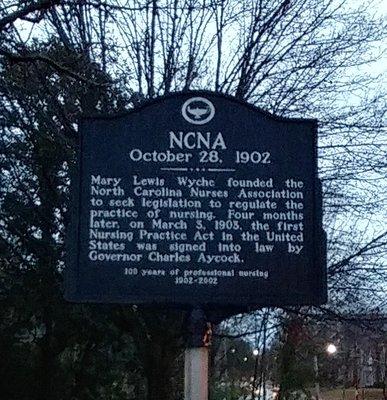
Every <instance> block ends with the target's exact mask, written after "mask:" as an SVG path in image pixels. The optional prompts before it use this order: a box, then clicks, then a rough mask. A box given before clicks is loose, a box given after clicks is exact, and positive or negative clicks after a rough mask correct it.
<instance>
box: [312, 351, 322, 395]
mask: <svg viewBox="0 0 387 400" xmlns="http://www.w3.org/2000/svg"><path fill="white" fill-rule="evenodd" d="M313 369H314V379H315V384H314V388H315V392H316V400H320V399H321V397H320V382H319V374H318V358H317V354H315V355H314V356H313Z"/></svg>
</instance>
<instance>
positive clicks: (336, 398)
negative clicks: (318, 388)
mask: <svg viewBox="0 0 387 400" xmlns="http://www.w3.org/2000/svg"><path fill="white" fill-rule="evenodd" d="M321 400H355V389H353V388H351V389H346V390H345V397H343V390H342V389H334V390H324V391H322V392H321ZM359 400H383V392H382V389H364V395H363V391H362V390H361V389H360V391H359Z"/></svg>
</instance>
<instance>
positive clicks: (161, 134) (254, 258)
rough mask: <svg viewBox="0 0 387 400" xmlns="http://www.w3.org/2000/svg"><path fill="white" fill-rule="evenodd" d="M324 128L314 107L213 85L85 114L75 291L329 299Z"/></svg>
mask: <svg viewBox="0 0 387 400" xmlns="http://www.w3.org/2000/svg"><path fill="white" fill-rule="evenodd" d="M316 135H317V122H316V121H315V120H293V119H283V118H278V117H275V116H273V115H270V114H268V113H265V112H263V111H261V110H259V109H257V108H255V107H253V106H251V105H249V104H247V103H243V102H240V101H237V100H235V99H233V98H231V97H226V96H223V95H220V94H215V93H209V92H189V93H180V94H174V95H171V96H167V97H164V98H160V99H157V100H154V101H152V102H149V103H148V104H146V105H144V106H143V107H141V108H139V109H136V110H133V111H132V112H130V113H128V114H126V115H121V116H114V117H106V118H88V119H84V120H83V121H82V123H81V126H80V145H79V163H78V168H77V173H76V178H75V179H74V182H73V191H74V202H73V205H72V207H73V214H74V218H73V221H74V223H73V226H72V228H71V230H70V231H69V251H68V256H69V257H68V259H69V262H68V265H67V280H66V297H67V299H68V300H71V301H90V302H115V303H163V304H177V305H199V306H202V307H204V308H206V307H207V308H211V307H212V306H217V307H219V306H223V307H226V306H231V307H237V308H240V309H241V310H242V309H245V308H247V307H258V306H263V305H277V306H283V305H306V304H319V303H322V302H324V301H325V300H326V285H325V279H326V278H325V268H326V266H325V240H324V233H323V230H322V227H321V191H320V185H319V181H318V178H317V166H316V164H317V160H316Z"/></svg>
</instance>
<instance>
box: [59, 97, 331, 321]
mask: <svg viewBox="0 0 387 400" xmlns="http://www.w3.org/2000/svg"><path fill="white" fill-rule="evenodd" d="M179 96H181V97H186V96H196V97H204V98H206V97H216V98H221V99H223V100H227V101H230V102H234V103H235V104H237V105H239V106H243V107H247V108H248V109H249V110H251V111H252V112H255V113H259V114H260V115H262V116H265V117H266V118H270V119H271V120H274V121H278V122H284V123H289V124H294V123H296V124H307V125H308V126H310V129H311V133H312V134H313V148H314V154H313V155H312V165H313V175H314V187H313V195H312V196H313V201H314V204H313V210H314V211H313V220H314V221H313V243H314V255H315V257H314V258H315V260H314V263H313V264H314V266H313V268H314V271H315V280H316V281H315V283H314V286H315V288H316V293H314V294H313V295H312V296H310V297H309V298H306V296H305V294H301V295H300V294H297V293H292V294H291V296H288V297H287V298H286V299H285V298H281V296H278V294H276V293H273V296H272V297H271V298H268V297H266V298H265V299H259V298H257V301H251V298H250V297H249V298H243V297H242V298H241V297H239V298H238V299H234V298H231V299H230V298H229V297H228V296H223V298H217V299H216V301H205V302H201V301H200V299H196V298H193V297H192V295H189V296H186V297H184V296H180V297H179V298H177V297H176V296H174V298H173V299H171V298H170V297H168V296H155V295H152V294H151V293H150V294H148V295H145V294H144V295H143V296H142V297H141V298H140V297H139V296H138V295H133V296H132V295H130V294H127V295H125V296H124V297H121V296H112V297H110V298H106V296H101V295H98V294H96V295H94V296H92V297H90V296H89V297H88V298H86V297H85V296H84V295H82V294H81V293H79V291H78V282H79V256H80V249H81V247H82V246H84V245H86V244H84V243H82V238H81V235H80V220H81V207H80V204H81V187H82V185H83V184H84V181H83V167H84V166H83V160H82V152H83V148H84V136H83V135H82V131H83V129H84V126H85V124H87V121H90V120H106V121H109V120H110V121H114V120H115V119H117V118H122V117H130V116H132V115H134V114H137V113H141V112H142V111H143V110H146V108H147V107H149V106H152V105H154V104H158V103H162V102H164V101H165V100H168V99H170V98H172V97H179ZM197 128H200V124H198V125H197ZM193 129H195V128H193ZM79 132H80V133H79V135H78V146H77V162H76V166H75V168H73V169H72V171H71V175H72V179H71V203H70V208H69V212H70V224H69V227H68V232H69V233H68V235H67V241H66V247H67V249H66V250H67V255H66V261H67V262H66V268H65V298H66V300H68V301H72V302H90V303H113V304H137V305H140V304H142V305H146V306H151V307H155V306H158V307H177V308H182V309H191V308H192V307H195V308H197V307H200V308H202V309H203V310H206V311H207V312H211V310H220V309H222V310H224V311H223V313H224V314H230V315H231V314H234V313H239V312H246V311H251V310H255V309H258V308H261V307H265V306H277V307H286V306H301V305H321V304H323V303H325V302H326V301H327V283H326V280H327V275H326V234H325V232H324V230H323V227H322V189H321V182H320V180H319V179H318V166H317V120H315V119H299V118H285V117H279V116H276V115H274V114H271V113H269V112H267V111H265V110H262V109H260V108H258V107H256V106H254V105H252V104H249V103H247V102H244V101H241V100H239V99H237V98H235V97H232V96H228V95H224V94H220V93H215V92H210V91H203V90H200V91H187V92H178V93H172V94H168V95H165V96H162V97H158V98H155V99H152V100H148V101H146V102H144V103H143V104H141V105H140V106H139V107H136V108H134V109H133V110H130V111H127V112H125V113H119V114H113V115H90V116H84V117H83V118H82V119H81V121H80V124H79ZM226 310H227V311H226Z"/></svg>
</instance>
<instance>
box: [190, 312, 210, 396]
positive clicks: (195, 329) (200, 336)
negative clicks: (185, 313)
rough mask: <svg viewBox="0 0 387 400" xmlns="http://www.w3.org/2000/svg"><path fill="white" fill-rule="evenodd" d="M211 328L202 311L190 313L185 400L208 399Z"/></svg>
mask: <svg viewBox="0 0 387 400" xmlns="http://www.w3.org/2000/svg"><path fill="white" fill-rule="evenodd" d="M210 339H211V328H210V325H209V324H208V323H207V322H206V317H205V315H204V313H203V311H202V310H200V309H196V310H193V311H192V312H191V313H190V316H189V321H188V337H187V349H186V350H185V359H184V400H207V399H208V354H209V345H210Z"/></svg>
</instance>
